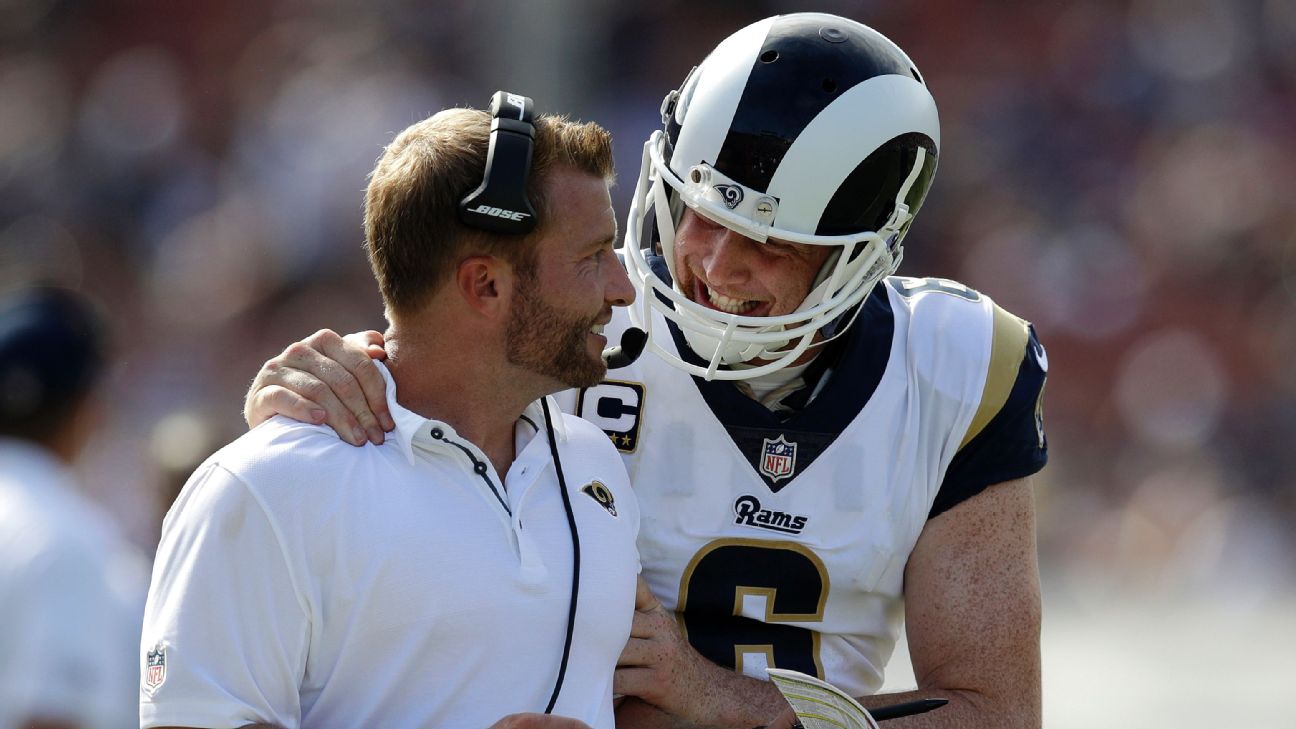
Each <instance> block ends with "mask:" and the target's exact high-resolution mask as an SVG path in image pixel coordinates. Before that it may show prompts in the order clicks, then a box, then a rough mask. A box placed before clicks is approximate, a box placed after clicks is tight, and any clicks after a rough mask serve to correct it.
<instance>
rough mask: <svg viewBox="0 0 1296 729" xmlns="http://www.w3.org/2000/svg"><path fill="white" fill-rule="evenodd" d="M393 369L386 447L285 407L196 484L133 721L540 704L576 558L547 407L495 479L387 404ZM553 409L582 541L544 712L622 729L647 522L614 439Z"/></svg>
mask: <svg viewBox="0 0 1296 729" xmlns="http://www.w3.org/2000/svg"><path fill="white" fill-rule="evenodd" d="M383 374H384V376H385V377H386V378H387V385H388V387H387V400H388V406H389V407H390V408H391V412H392V416H393V418H394V420H395V421H396V430H395V431H394V432H393V433H391V434H390V435H389V437H388V439H387V441H386V442H385V443H384V444H383V445H381V446H374V445H366V446H364V447H363V448H356V447H354V446H352V445H349V444H347V443H345V442H343V441H341V440H339V439H338V438H337V437H336V436H335V435H334V434H333V432H332V431H331V430H329V429H328V428H327V427H323V426H311V425H305V424H301V423H296V422H292V421H289V420H287V419H284V418H279V417H276V418H274V419H272V420H270V421H267V422H266V423H263V424H262V425H261V426H259V427H257V428H256V429H254V430H252V431H251V432H249V433H247V434H246V435H244V436H243V437H241V438H239V439H238V440H236V441H234V442H233V443H231V444H230V445H228V446H226V447H225V448H223V449H221V450H220V451H218V452H217V453H216V454H215V455H213V456H212V457H211V458H210V459H208V460H207V462H205V463H204V464H203V465H202V466H201V467H200V468H199V469H198V470H197V471H196V472H195V473H194V475H193V476H192V477H191V478H190V479H189V482H188V483H187V484H186V485H185V487H184V490H183V491H182V492H181V493H180V496H179V498H178V499H177V500H176V503H175V504H174V505H173V506H172V508H171V510H170V512H169V513H168V514H167V517H166V520H165V521H164V522H163V529H162V541H161V543H160V544H159V546H158V554H157V561H156V563H155V565H154V570H153V581H152V585H151V587H150V590H149V599H148V605H147V608H146V610H145V625H144V633H143V639H142V643H141V655H140V671H141V698H140V721H141V725H142V726H144V727H151V726H162V725H171V724H175V725H184V726H202V727H234V726H241V725H243V724H247V723H250V722H266V723H272V724H278V725H280V726H284V727H290V728H291V727H298V726H303V727H310V726H328V727H378V726H381V727H445V728H447V729H449V728H453V727H463V728H464V729H468V728H471V729H483V728H484V727H487V726H489V725H490V724H492V723H494V722H495V721H496V720H498V719H499V718H501V717H503V716H505V715H507V714H510V713H514V712H521V711H536V712H538V711H543V710H544V708H545V706H546V704H547V703H548V700H549V696H550V694H551V693H552V691H553V687H554V683H555V680H556V678H557V674H558V668H559V662H560V660H561V657H562V652H563V645H564V642H565V638H566V629H567V616H568V609H569V599H570V596H571V577H572V556H573V550H572V539H571V536H570V532H569V529H568V523H567V516H566V511H565V509H564V507H563V500H562V496H561V493H560V490H559V485H558V477H557V473H556V470H555V468H554V464H553V457H552V455H551V451H550V445H549V440H548V434H547V431H546V427H545V418H544V413H543V410H542V407H541V404H540V401H537V402H535V403H533V404H532V405H531V406H530V407H528V408H527V410H526V412H525V414H524V416H523V418H522V419H521V420H519V421H518V424H517V427H516V431H515V432H516V437H517V457H516V459H515V460H514V462H513V464H512V466H511V467H510V468H509V472H508V473H507V474H505V476H504V478H503V479H502V480H501V478H500V476H499V474H497V473H496V472H495V469H494V468H493V467H492V466H491V464H490V461H489V460H488V459H487V458H486V456H485V455H484V454H483V453H482V452H481V451H480V450H479V449H478V448H477V447H476V446H474V445H473V444H472V443H469V442H468V441H466V440H464V439H463V438H461V437H460V436H459V435H458V434H457V433H455V431H454V429H453V428H451V427H450V426H448V425H447V424H445V423H443V422H439V421H433V420H428V419H425V418H423V417H420V416H419V415H417V414H415V413H413V412H410V411H409V410H406V409H405V408H402V407H401V406H400V405H398V404H397V403H396V397H395V394H396V393H395V385H394V384H393V382H392V379H391V377H390V375H389V374H388V373H387V371H386V369H385V368H383ZM549 411H550V413H551V414H552V416H553V418H554V432H555V436H556V441H557V447H558V451H559V454H560V457H561V462H562V467H563V471H564V475H565V477H566V483H567V492H568V496H569V498H570V501H571V506H572V509H573V513H574V515H575V519H576V523H577V525H578V534H579V540H580V546H581V549H580V562H581V569H580V589H579V598H578V607H577V614H576V622H575V629H574V636H573V639H572V646H571V657H570V662H569V665H568V666H567V673H566V678H565V680H564V682H563V688H562V692H561V694H560V695H559V699H558V702H557V705H556V706H555V708H554V713H555V714H561V715H565V716H571V717H575V718H577V719H580V720H582V721H585V722H587V723H589V724H590V725H592V726H594V727H596V728H597V729H613V716H612V704H611V699H612V674H613V670H614V668H615V666H616V659H617V657H618V655H619V654H620V652H621V649H622V648H623V647H624V646H625V643H626V640H627V638H628V637H629V633H630V621H631V617H632V614H633V610H634V593H635V578H636V574H637V572H638V564H639V563H638V552H637V551H636V548H635V538H636V535H637V532H638V525H639V510H638V506H637V504H636V502H635V499H634V495H633V493H632V492H631V491H630V489H629V483H628V480H627V477H626V473H625V468H624V466H623V465H622V462H621V458H620V457H619V456H618V455H617V452H616V450H615V449H614V448H613V447H612V446H611V444H610V443H609V442H608V439H607V436H606V435H604V434H603V432H602V431H600V430H598V429H597V428H595V427H594V426H593V425H590V424H589V423H587V422H585V421H583V420H580V419H579V418H576V417H574V416H571V415H565V414H563V413H562V412H561V411H560V410H559V409H558V407H557V406H556V405H555V404H554V403H553V402H552V400H550V401H549ZM501 481H502V483H501Z"/></svg>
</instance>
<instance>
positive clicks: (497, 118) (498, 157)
mask: <svg viewBox="0 0 1296 729" xmlns="http://www.w3.org/2000/svg"><path fill="white" fill-rule="evenodd" d="M534 112H535V102H533V101H531V99H530V98H528V97H526V96H519V95H517V94H512V93H509V92H507V91H496V92H495V95H494V96H493V97H491V103H490V113H491V130H490V146H489V147H488V148H487V151H486V171H485V173H484V174H483V176H482V181H481V184H480V185H478V186H477V189H476V190H473V191H472V192H470V193H468V195H467V196H466V197H464V199H463V200H462V201H461V202H460V203H459V221H460V222H462V223H463V224H464V225H467V226H468V227H470V228H477V229H479V230H486V231H490V232H492V233H502V234H505V235H524V234H526V233H530V232H531V231H532V230H534V229H535V225H536V216H535V209H534V208H532V207H531V201H530V200H528V199H527V194H526V187H527V178H528V177H529V176H530V173H531V151H532V141H533V140H534V139H535V127H534V126H533V125H532V116H533V114H534Z"/></svg>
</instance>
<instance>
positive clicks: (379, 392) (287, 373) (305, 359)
mask: <svg viewBox="0 0 1296 729" xmlns="http://www.w3.org/2000/svg"><path fill="white" fill-rule="evenodd" d="M382 346H383V335H382V334H380V333H378V332H375V331H367V332H359V333H356V334H349V335H347V336H346V337H341V336H339V335H338V333H337V332H334V331H333V330H331V329H321V330H319V331H318V332H315V333H314V334H312V335H311V336H309V337H307V338H306V339H303V340H301V341H299V342H294V343H293V344H291V345H289V347H288V348H287V349H285V350H284V351H283V352H282V353H280V354H279V355H278V356H276V357H274V358H273V359H271V360H269V361H268V362H266V363H265V364H264V365H262V367H261V371H260V372H258V373H257V376H256V379H254V380H253V381H252V385H251V387H249V388H248V395H247V399H246V401H245V402H244V403H243V417H244V419H246V420H247V423H248V425H249V426H250V427H255V426H256V425H259V424H260V423H262V422H263V421H265V420H267V419H269V418H270V417H272V416H274V415H283V416H285V417H288V418H292V419H293V420H298V421H301V422H303V423H316V424H320V423H323V424H326V425H328V426H329V427H330V428H332V429H333V430H334V431H336V432H337V434H338V436H339V437H340V438H342V440H345V441H347V442H349V443H351V444H353V445H363V444H364V443H366V442H371V443H374V444H379V443H382V442H383V439H384V436H383V432H384V431H389V430H392V429H393V428H395V427H396V424H395V423H394V422H393V421H392V418H391V413H390V412H389V411H388V409H387V395H386V392H387V384H386V382H385V381H384V380H383V377H382V374H381V373H380V372H379V371H378V368H377V367H376V366H375V365H374V363H373V360H374V359H385V358H386V356H387V355H386V353H385V352H384V351H383V348H382Z"/></svg>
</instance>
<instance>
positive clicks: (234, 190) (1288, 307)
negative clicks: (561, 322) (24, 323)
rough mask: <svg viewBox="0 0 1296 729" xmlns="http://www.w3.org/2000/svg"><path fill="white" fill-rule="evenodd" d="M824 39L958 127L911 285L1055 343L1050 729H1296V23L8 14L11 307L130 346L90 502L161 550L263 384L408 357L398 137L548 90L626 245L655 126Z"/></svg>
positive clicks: (1209, 17) (146, 2)
mask: <svg viewBox="0 0 1296 729" xmlns="http://www.w3.org/2000/svg"><path fill="white" fill-rule="evenodd" d="M797 10H825V11H829V12H836V13H840V14H844V15H848V16H851V17H853V18H856V19H858V20H861V21H863V22H865V23H868V24H870V25H873V26H875V27H877V28H878V29H880V30H882V31H883V32H884V33H886V34H888V35H890V36H891V37H892V38H894V39H895V40H896V41H897V42H898V43H900V45H901V46H902V47H904V48H905V49H906V50H907V51H908V52H909V53H910V55H911V56H912V57H913V58H914V59H915V61H916V62H917V64H918V66H919V68H920V69H922V71H923V73H924V75H925V76H926V77H927V79H928V80H929V82H930V85H931V87H932V89H933V91H934V93H935V95H936V98H937V102H938V105H939V106H940V110H941V116H942V126H943V129H942V134H943V145H942V160H941V166H940V167H941V169H940V173H939V175H938V176H937V182H936V185H935V187H934V189H933V194H932V195H931V197H929V199H928V202H927V204H926V207H925V210H924V212H923V214H922V216H921V218H920V222H919V223H918V225H917V226H916V227H915V229H914V231H913V233H912V234H911V235H910V238H909V241H908V246H907V256H906V261H905V264H904V266H903V268H902V273H907V274H911V275H935V276H944V277H948V278H954V279H958V280H960V281H963V282H965V283H967V284H969V285H971V286H973V287H976V288H978V289H980V290H982V291H985V292H987V293H989V294H991V295H992V296H993V297H994V298H995V299H996V300H997V301H999V302H1000V303H1001V304H1003V305H1004V306H1006V307H1008V308H1009V309H1010V310H1012V311H1014V312H1016V313H1018V314H1020V315H1022V316H1024V317H1026V318H1029V319H1031V320H1032V321H1034V322H1035V324H1036V326H1037V328H1038V330H1039V331H1040V333H1041V336H1042V338H1043V340H1044V342H1045V344H1046V345H1047V346H1048V347H1049V352H1050V360H1051V362H1052V378H1051V385H1050V387H1049V390H1048V396H1047V405H1046V419H1047V424H1048V432H1049V436H1050V440H1051V444H1052V449H1051V450H1052V461H1051V464H1050V466H1049V468H1048V469H1047V470H1046V471H1045V472H1044V473H1043V474H1042V476H1041V477H1040V478H1039V513H1040V521H1039V532H1040V537H1039V539H1040V551H1041V561H1042V571H1043V575H1044V585H1045V600H1046V613H1045V621H1046V622H1045V633H1044V665H1045V691H1046V694H1045V712H1046V724H1047V725H1048V726H1050V727H1054V728H1055V729H1066V728H1069V727H1075V728H1079V727H1091V726H1141V727H1179V728H1184V729H1189V728H1194V727H1217V726H1230V727H1248V728H1250V729H1265V728H1269V727H1272V728H1275V729H1276V728H1278V727H1291V726H1293V724H1292V721H1293V720H1292V719H1291V713H1290V710H1288V709H1286V707H1285V706H1284V704H1285V699H1286V698H1287V697H1288V695H1289V694H1290V692H1291V690H1292V689H1293V688H1296V597H1294V596H1296V528H1294V527H1296V447H1294V444H1296V205H1293V204H1292V202H1293V194H1294V192H1293V191H1296V169H1294V168H1296V122H1294V121H1293V120H1294V119H1296V2H1292V1H1291V0H1267V1H1266V0H1100V1H1095V2H1049V1H1047V0H1046V1H1043V2H1041V1H1039V0H998V1H993V0H909V1H908V2H882V1H881V0H860V1H855V2H846V1H844V0H821V1H820V2H817V3H813V4H811V3H802V2H790V1H783V2H780V1H777V0H744V1H742V2H738V1H736V0H734V1H724V2H703V1H701V0H691V1H688V2H686V1H684V0H655V1H654V2H641V1H639V0H633V1H631V0H621V1H614V0H546V1H544V2H539V1H535V2H528V1H527V0H490V1H485V0H483V1H481V2H471V1H469V0H443V1H440V2H434V1H430V0H369V1H367V2H359V1H345V0H328V1H325V0H274V1H269V0H186V1H185V2H169V1H168V0H119V1H117V2H92V1H89V0H84V1H78V0H0V283H2V284H13V283H21V282H22V281H24V280H32V279H35V278H37V277H41V278H46V279H48V278H54V279H56V280H59V281H62V282H65V283H68V284H70V285H72V286H75V287H77V288H80V289H81V290H83V291H86V292H88V293H90V294H92V295H93V296H95V297H97V298H98V299H99V300H100V301H101V302H103V303H104V304H105V306H106V307H107V309H108V310H109V312H110V313H111V315H112V317H113V319H114V320H115V324H116V327H117V334H118V337H117V341H118V345H119V353H118V354H119V356H118V365H117V366H116V368H115V370H114V374H113V377H112V381H111V382H110V383H109V386H108V388H107V398H108V404H109V416H108V421H107V422H106V423H105V426H104V428H103V429H102V432H101V434H100V435H99V436H98V438H97V440H96V442H95V443H94V445H93V446H92V447H91V448H90V449H89V451H88V452H87V453H86V454H85V456H84V457H83V458H82V460H81V462H80V464H79V469H80V472H81V473H82V475H83V476H84V480H85V482H86V483H87V485H88V486H89V488H91V489H92V490H93V493H94V495H95V497H96V498H97V499H98V500H99V501H101V502H102V503H103V504H105V505H106V506H107V508H108V509H110V510H111V511H112V512H113V513H114V514H115V515H116V516H117V517H118V518H119V519H120V520H121V522H122V523H123V524H124V525H125V527H126V528H127V529H128V531H129V532H130V534H131V535H132V536H133V537H134V538H135V540H136V541H137V542H138V543H139V544H140V545H141V546H142V547H143V548H144V549H146V550H149V551H150V552H151V550H152V547H153V545H154V543H155V540H156V538H157V534H158V530H159V522H160V517H161V514H162V513H163V512H164V511H165V508H166V506H167V505H168V504H169V502H170V499H171V497H172V495H173V494H174V492H175V490H176V489H177V488H178V486H179V485H180V484H181V483H182V482H183V480H184V478H185V477H186V476H187V475H188V473H189V471H190V470H191V469H192V468H193V466H194V465H196V463H197V462H199V461H200V460H201V459H202V458H204V457H205V456H206V455H207V454H208V453H210V452H211V451H212V450H214V449H215V448H216V447H218V446H219V445H221V444H223V443H224V442H226V441H228V440H231V439H232V438H234V437H236V436H237V435H238V434H239V433H240V432H241V431H242V429H243V424H242V420H241V417H240V407H241V401H242V396H243V392H244V389H245V388H246V387H247V384H248V382H249V380H250V379H251V377H252V375H253V374H254V373H255V372H256V370H257V368H258V367H259V366H260V364H261V363H262V362H263V361H264V360H265V359H267V358H269V357H270V356H272V355H273V354H275V353H277V352H278V351H279V350H280V349H282V348H283V347H284V346H285V345H287V344H288V343H289V342H291V341H293V340H295V339H298V338H301V337H303V336H305V335H307V334H309V333H310V332H312V331H314V330H315V329H317V328H320V327H324V326H328V327H331V328H334V329H338V330H341V331H353V330H357V329H367V328H376V329H382V328H383V320H382V316H381V307H380V304H379V298H378V296H377V293H376V289H375V286H374V284H373V283H372V281H371V278H370V275H369V271H368V268H367V265H366V263H365V260H364V255H363V252H362V250H361V231H360V219H361V191H362V189H363V187H364V185H365V176H366V174H367V173H368V171H369V169H370V168H371V166H372V164H373V162H374V160H375V159H376V157H377V156H378V154H379V152H380V150H381V147H382V146H383V145H384V144H385V143H386V142H387V141H389V140H390V139H391V137H392V136H393V134H394V133H395V132H396V131H399V130H400V129H402V128H404V127H405V126H406V125H408V124H410V123H412V122H414V121H416V120H418V119H421V118H423V117H424V116H426V115H428V114H429V113H431V112H434V111H435V110H437V109H439V108H442V107H445V106H452V105H465V104H468V105H475V106H482V105H484V104H485V103H486V101H487V99H488V97H489V95H490V93H491V92H493V91H494V90H495V89H497V88H508V89H512V90H517V91H521V92H524V93H527V94H529V95H532V96H534V97H535V98H536V99H537V100H538V102H539V104H540V106H541V108H542V109H544V110H549V111H566V112H569V113H571V114H572V115H573V116H578V117H582V118H586V119H593V120H596V121H599V122H600V123H602V124H603V125H605V126H607V127H608V128H610V129H611V130H612V131H613V134H614V136H615V139H616V153H617V159H618V166H619V170H620V175H621V180H622V185H621V186H620V188H619V190H618V191H617V195H618V199H617V205H618V210H619V211H620V212H621V213H622V214H624V213H625V211H626V210H627V208H628V205H627V200H628V197H629V195H630V193H631V188H632V186H633V180H634V177H635V175H636V171H637V169H638V164H639V155H640V145H641V144H642V141H643V140H644V139H645V138H646V137H647V135H648V134H649V132H650V131H651V130H652V129H653V128H655V126H656V125H657V123H658V120H659V117H658V111H657V110H658V106H659V104H660V102H661V98H662V96H663V95H664V94H665V93H666V92H667V91H668V90H670V89H672V88H675V87H676V86H677V85H678V83H679V82H680V81H681V80H682V79H683V77H684V75H685V73H686V72H687V71H688V69H689V68H690V67H691V66H692V65H693V64H694V63H697V62H698V61H700V60H701V58H702V56H703V54H704V53H705V52H706V51H707V50H708V49H709V48H710V47H711V46H713V45H714V44H715V43H716V42H718V41H719V40H720V39H721V38H723V37H724V36H726V35H727V34H729V33H730V32H732V31H733V30H735V29H737V28H738V27H740V26H742V25H745V24H747V23H749V22H751V21H753V20H755V19H758V18H760V17H763V16H766V15H769V14H773V13H777V12H789V11H797ZM905 660H906V657H905V655H904V652H903V650H902V651H901V653H900V655H899V656H898V657H897V662H896V663H895V664H894V668H893V670H892V672H891V676H890V678H889V679H888V686H894V687H902V686H905V685H912V680H913V679H912V675H911V674H910V673H909V672H908V670H907V666H906V664H905Z"/></svg>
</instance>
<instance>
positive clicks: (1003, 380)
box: [959, 302, 1030, 450]
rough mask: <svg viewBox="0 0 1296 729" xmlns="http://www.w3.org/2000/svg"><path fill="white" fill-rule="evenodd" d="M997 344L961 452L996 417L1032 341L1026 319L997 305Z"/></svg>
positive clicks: (995, 332)
mask: <svg viewBox="0 0 1296 729" xmlns="http://www.w3.org/2000/svg"><path fill="white" fill-rule="evenodd" d="M990 306H991V307H992V308H993V309H994V334H993V336H994V343H993V344H992V345H991V347H990V366H989V367H987V368H986V381H985V387H984V388H982V389H981V404H980V405H979V406H978V407H977V411H976V414H975V415H973V416H972V424H971V425H969V426H968V429H967V435H964V436H963V442H962V443H959V450H963V446H965V445H967V444H968V442H969V441H971V440H972V439H973V438H975V437H976V436H977V434H979V433H980V432H981V431H982V430H983V429H984V428H985V427H986V425H987V424H989V422H990V420H991V419H992V418H994V416H995V415H996V414H998V413H999V410H1000V409H1001V408H1003V406H1004V403H1006V402H1008V394H1009V393H1010V392H1012V387H1013V383H1015V382H1016V381H1017V371H1018V370H1019V369H1020V368H1021V362H1022V357H1023V356H1025V354H1026V345H1027V343H1028V342H1029V340H1030V330H1029V329H1027V323H1026V321H1025V320H1024V319H1018V318H1017V317H1015V316H1013V315H1012V314H1010V313H1008V312H1007V311H1005V310H1004V309H1002V308H1000V306H999V305H998V304H996V303H994V302H990Z"/></svg>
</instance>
